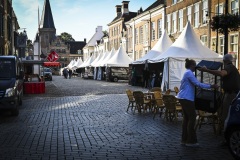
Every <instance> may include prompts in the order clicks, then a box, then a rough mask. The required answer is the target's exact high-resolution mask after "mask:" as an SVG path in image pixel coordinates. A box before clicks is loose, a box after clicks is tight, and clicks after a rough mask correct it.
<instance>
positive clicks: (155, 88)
mask: <svg viewBox="0 0 240 160" xmlns="http://www.w3.org/2000/svg"><path fill="white" fill-rule="evenodd" d="M149 91H150V92H154V91H159V92H162V89H161V88H160V87H153V88H151V89H150V90H149Z"/></svg>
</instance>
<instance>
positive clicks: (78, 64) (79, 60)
mask: <svg viewBox="0 0 240 160" xmlns="http://www.w3.org/2000/svg"><path fill="white" fill-rule="evenodd" d="M82 63H83V61H82V58H78V59H77V62H76V63H75V64H74V65H73V66H72V69H73V70H75V69H77V68H78V67H79V66H80V65H81V64H82Z"/></svg>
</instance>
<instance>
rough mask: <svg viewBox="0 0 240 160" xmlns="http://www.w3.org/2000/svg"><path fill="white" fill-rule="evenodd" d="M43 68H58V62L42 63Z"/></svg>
mask: <svg viewBox="0 0 240 160" xmlns="http://www.w3.org/2000/svg"><path fill="white" fill-rule="evenodd" d="M43 66H44V67H58V66H60V62H43Z"/></svg>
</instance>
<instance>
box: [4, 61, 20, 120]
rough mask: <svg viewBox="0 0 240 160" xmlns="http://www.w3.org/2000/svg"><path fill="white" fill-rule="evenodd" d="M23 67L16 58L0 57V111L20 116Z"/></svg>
mask: <svg viewBox="0 0 240 160" xmlns="http://www.w3.org/2000/svg"><path fill="white" fill-rule="evenodd" d="M23 73H24V72H23V65H22V63H21V61H20V59H18V58H17V57H15V56H0V109H7V110H10V111H11V112H12V115H13V116H18V114H19V106H20V105H22V98H23V76H24V74H23Z"/></svg>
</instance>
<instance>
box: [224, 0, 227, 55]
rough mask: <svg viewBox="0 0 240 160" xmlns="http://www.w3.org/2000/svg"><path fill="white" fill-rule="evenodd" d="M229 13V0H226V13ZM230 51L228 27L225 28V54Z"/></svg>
mask: <svg viewBox="0 0 240 160" xmlns="http://www.w3.org/2000/svg"><path fill="white" fill-rule="evenodd" d="M227 14H228V0H226V1H225V15H227ZM227 53H228V27H227V26H225V28H224V55H225V54H227Z"/></svg>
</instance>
